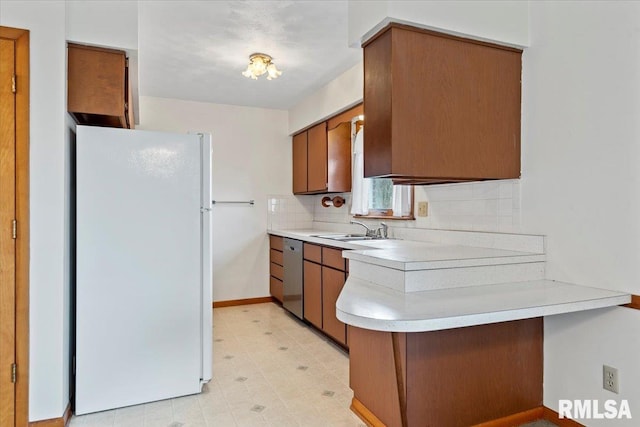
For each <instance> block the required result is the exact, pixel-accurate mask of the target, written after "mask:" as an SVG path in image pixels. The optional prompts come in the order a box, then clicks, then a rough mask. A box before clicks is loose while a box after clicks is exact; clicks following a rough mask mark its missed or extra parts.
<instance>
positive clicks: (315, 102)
mask: <svg viewBox="0 0 640 427" xmlns="http://www.w3.org/2000/svg"><path fill="white" fill-rule="evenodd" d="M362 65H363V63H362V62H359V63H358V64H356V65H354V66H353V67H351V68H349V69H348V70H347V71H345V72H344V73H342V74H341V75H339V76H338V77H336V78H335V79H333V80H331V81H330V82H329V83H328V84H327V85H325V86H323V87H322V88H320V89H318V90H317V91H316V92H314V93H313V94H311V95H310V96H308V97H306V98H305V99H303V100H302V101H301V102H300V103H298V105H296V106H295V107H293V108H291V109H289V133H290V134H293V133H295V132H296V131H299V130H300V129H302V128H305V127H307V126H309V125H310V124H312V123H316V122H320V121H322V120H325V119H327V118H328V117H331V116H332V115H334V114H335V113H336V112H338V111H341V110H345V109H346V108H347V107H352V106H354V105H356V104H359V103H360V102H362V93H363V89H364V73H363V71H362Z"/></svg>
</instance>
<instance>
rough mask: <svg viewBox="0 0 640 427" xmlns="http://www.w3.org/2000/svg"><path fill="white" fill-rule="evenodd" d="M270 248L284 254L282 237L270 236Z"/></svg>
mask: <svg viewBox="0 0 640 427" xmlns="http://www.w3.org/2000/svg"><path fill="white" fill-rule="evenodd" d="M269 246H270V247H271V249H275V250H277V251H280V252H282V246H283V245H282V237H280V236H269Z"/></svg>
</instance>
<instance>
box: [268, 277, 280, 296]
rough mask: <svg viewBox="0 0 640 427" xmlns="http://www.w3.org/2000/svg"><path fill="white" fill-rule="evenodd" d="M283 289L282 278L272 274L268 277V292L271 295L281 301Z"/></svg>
mask: <svg viewBox="0 0 640 427" xmlns="http://www.w3.org/2000/svg"><path fill="white" fill-rule="evenodd" d="M283 290H284V288H283V286H282V280H279V279H276V278H275V277H273V276H271V277H269V293H270V294H271V296H273V297H274V298H275V299H277V300H278V301H280V302H282V295H283Z"/></svg>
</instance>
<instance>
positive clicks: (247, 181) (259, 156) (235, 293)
mask: <svg viewBox="0 0 640 427" xmlns="http://www.w3.org/2000/svg"><path fill="white" fill-rule="evenodd" d="M140 110H141V117H142V120H141V123H140V126H139V127H138V128H139V129H153V130H164V131H177V132H187V131H204V132H211V134H212V135H213V196H214V200H249V199H254V200H255V201H256V204H255V206H253V207H250V206H248V205H218V206H214V208H213V219H214V227H213V244H214V249H213V268H214V277H213V280H214V283H213V299H214V301H226V300H235V299H243V298H254V297H264V296H267V295H269V283H268V278H269V246H268V239H267V235H266V230H267V198H268V195H270V194H287V193H289V192H290V191H291V173H292V172H291V138H290V137H289V136H288V135H287V134H288V131H287V123H288V122H287V112H286V111H280V110H268V109H262V108H250V107H239V106H231V105H219V104H208V103H202V102H190V101H181V100H175V99H165V98H153V97H144V96H143V97H141V98H140Z"/></svg>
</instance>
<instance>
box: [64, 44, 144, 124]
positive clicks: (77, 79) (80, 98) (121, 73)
mask: <svg viewBox="0 0 640 427" xmlns="http://www.w3.org/2000/svg"><path fill="white" fill-rule="evenodd" d="M67 61H68V64H67V70H68V71H67V111H68V112H69V113H71V115H72V116H73V117H74V118H75V119H76V121H77V122H78V123H79V124H89V125H98V126H108V127H119V128H129V127H132V125H133V122H131V123H130V122H129V120H128V118H127V116H126V114H127V111H126V108H125V104H126V103H127V101H128V102H129V104H131V102H130V99H128V98H127V96H128V93H127V91H128V88H127V85H126V84H127V72H128V69H127V66H126V55H125V52H124V51H120V50H114V49H105V48H99V47H92V46H83V45H77V44H69V48H68V52H67ZM129 108H130V109H131V110H133V106H132V105H129Z"/></svg>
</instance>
